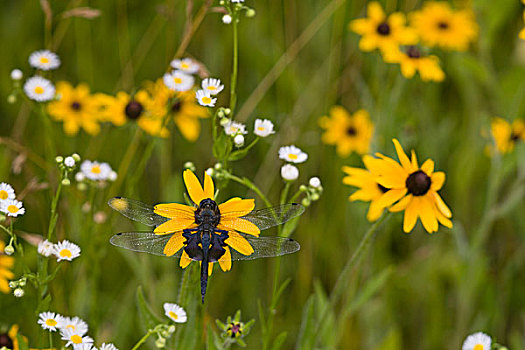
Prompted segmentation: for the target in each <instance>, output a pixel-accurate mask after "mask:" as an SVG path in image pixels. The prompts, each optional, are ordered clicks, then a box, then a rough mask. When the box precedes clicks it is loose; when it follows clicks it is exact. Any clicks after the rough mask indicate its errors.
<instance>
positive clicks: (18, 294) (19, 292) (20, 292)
mask: <svg viewBox="0 0 525 350" xmlns="http://www.w3.org/2000/svg"><path fill="white" fill-rule="evenodd" d="M13 294H14V296H15V297H17V298H21V297H23V296H24V294H25V293H24V290H23V289H22V288H16V289H15V290H14V291H13Z"/></svg>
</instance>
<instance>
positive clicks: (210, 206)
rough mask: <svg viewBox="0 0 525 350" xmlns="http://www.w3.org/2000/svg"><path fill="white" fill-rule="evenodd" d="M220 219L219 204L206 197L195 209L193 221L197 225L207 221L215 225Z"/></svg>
mask: <svg viewBox="0 0 525 350" xmlns="http://www.w3.org/2000/svg"><path fill="white" fill-rule="evenodd" d="M220 219H221V213H220V212H219V206H218V205H217V203H215V201H214V200H213V199H210V198H206V199H203V200H202V201H201V202H200V203H199V207H198V208H197V210H195V223H196V224H197V225H200V224H203V223H207V224H211V225H213V226H217V225H218V224H219V221H220Z"/></svg>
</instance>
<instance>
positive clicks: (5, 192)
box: [0, 182, 15, 201]
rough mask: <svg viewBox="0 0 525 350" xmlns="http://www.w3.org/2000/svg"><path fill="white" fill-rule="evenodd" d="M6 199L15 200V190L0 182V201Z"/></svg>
mask: <svg viewBox="0 0 525 350" xmlns="http://www.w3.org/2000/svg"><path fill="white" fill-rule="evenodd" d="M6 199H15V190H14V189H13V187H12V186H11V185H10V184H7V183H5V182H2V183H0V201H5V200H6Z"/></svg>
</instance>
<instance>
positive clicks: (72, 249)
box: [53, 240, 80, 261]
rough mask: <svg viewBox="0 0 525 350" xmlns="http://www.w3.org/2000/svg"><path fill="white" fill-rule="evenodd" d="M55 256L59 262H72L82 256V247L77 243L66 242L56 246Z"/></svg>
mask: <svg viewBox="0 0 525 350" xmlns="http://www.w3.org/2000/svg"><path fill="white" fill-rule="evenodd" d="M53 254H55V256H56V258H57V261H62V260H67V261H72V260H73V259H75V258H78V257H79V256H80V247H79V246H78V245H76V244H75V243H71V242H69V241H68V240H64V241H61V242H58V243H57V244H55V245H54V247H53Z"/></svg>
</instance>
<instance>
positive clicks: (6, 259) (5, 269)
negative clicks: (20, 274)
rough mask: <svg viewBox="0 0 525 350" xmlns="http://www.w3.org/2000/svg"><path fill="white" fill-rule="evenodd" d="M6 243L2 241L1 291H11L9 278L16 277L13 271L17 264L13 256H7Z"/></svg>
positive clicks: (0, 253) (0, 250)
mask: <svg viewBox="0 0 525 350" xmlns="http://www.w3.org/2000/svg"><path fill="white" fill-rule="evenodd" d="M4 249H5V243H4V242H2V241H0V292H2V293H6V294H7V293H9V292H10V291H11V288H9V280H10V279H12V278H13V277H15V274H14V273H13V272H12V271H11V269H12V268H13V265H14V264H15V259H14V258H13V257H10V256H7V255H6V254H5V253H4Z"/></svg>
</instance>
